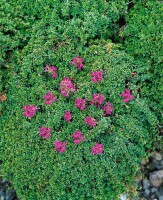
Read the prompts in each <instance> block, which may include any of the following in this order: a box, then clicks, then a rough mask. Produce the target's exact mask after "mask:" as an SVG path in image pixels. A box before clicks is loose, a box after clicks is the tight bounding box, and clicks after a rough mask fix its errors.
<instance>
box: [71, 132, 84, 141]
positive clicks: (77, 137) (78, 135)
mask: <svg viewBox="0 0 163 200" xmlns="http://www.w3.org/2000/svg"><path fill="white" fill-rule="evenodd" d="M72 138H73V139H74V143H75V144H79V143H80V142H82V141H83V140H84V137H83V135H82V133H81V132H80V131H79V130H77V131H76V132H75V133H74V134H73V135H72Z"/></svg>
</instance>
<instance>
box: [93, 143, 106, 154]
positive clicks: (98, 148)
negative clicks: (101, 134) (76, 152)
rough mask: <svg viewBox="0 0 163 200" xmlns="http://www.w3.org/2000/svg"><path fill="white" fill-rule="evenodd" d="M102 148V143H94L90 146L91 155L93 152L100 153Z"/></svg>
mask: <svg viewBox="0 0 163 200" xmlns="http://www.w3.org/2000/svg"><path fill="white" fill-rule="evenodd" d="M103 150H104V146H103V145H102V144H95V145H94V146H93V147H92V155H94V154H102V152H103Z"/></svg>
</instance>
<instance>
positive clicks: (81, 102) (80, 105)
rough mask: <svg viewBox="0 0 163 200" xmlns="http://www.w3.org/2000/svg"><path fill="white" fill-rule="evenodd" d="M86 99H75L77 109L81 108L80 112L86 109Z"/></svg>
mask: <svg viewBox="0 0 163 200" xmlns="http://www.w3.org/2000/svg"><path fill="white" fill-rule="evenodd" d="M86 103H87V101H86V99H81V98H77V99H75V107H76V108H79V109H80V110H84V109H85V108H86Z"/></svg>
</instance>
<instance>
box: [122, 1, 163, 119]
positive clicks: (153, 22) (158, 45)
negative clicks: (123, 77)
mask: <svg viewBox="0 0 163 200" xmlns="http://www.w3.org/2000/svg"><path fill="white" fill-rule="evenodd" d="M162 11H163V5H162V3H161V1H151V0H149V1H146V3H145V1H144V3H143V1H140V2H139V3H137V4H135V5H134V8H132V9H131V11H130V13H129V15H127V19H126V21H127V25H126V27H125V29H124V32H122V35H123V36H125V37H126V40H125V47H126V50H127V52H128V53H129V54H130V55H132V56H134V58H135V60H137V65H135V69H134V70H135V71H136V72H137V73H138V76H137V78H136V80H135V81H136V82H137V83H138V87H139V89H140V94H141V96H142V97H144V98H146V99H147V101H148V104H149V106H150V108H151V109H152V110H153V111H155V113H156V115H157V117H158V118H159V119H161V113H162V111H163V110H162V108H163V101H162V98H161V97H162V91H163V78H162V65H161V62H162V57H163V50H162V41H163V36H162V32H163V26H162Z"/></svg>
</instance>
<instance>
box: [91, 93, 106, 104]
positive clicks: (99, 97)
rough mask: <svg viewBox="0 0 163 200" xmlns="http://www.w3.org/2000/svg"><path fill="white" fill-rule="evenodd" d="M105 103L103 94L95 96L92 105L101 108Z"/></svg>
mask: <svg viewBox="0 0 163 200" xmlns="http://www.w3.org/2000/svg"><path fill="white" fill-rule="evenodd" d="M103 101H104V96H103V95H102V94H94V95H93V100H92V101H91V103H90V104H91V105H96V106H97V107H100V105H101V104H102V103H103Z"/></svg>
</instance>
